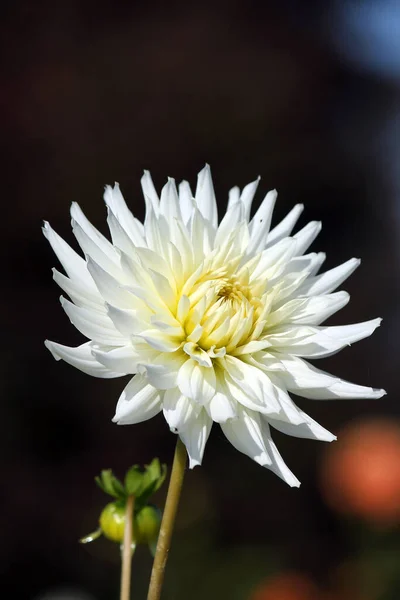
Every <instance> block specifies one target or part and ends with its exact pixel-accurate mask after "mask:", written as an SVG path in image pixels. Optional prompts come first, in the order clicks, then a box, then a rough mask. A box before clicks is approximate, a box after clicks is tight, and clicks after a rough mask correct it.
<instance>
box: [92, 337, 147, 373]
mask: <svg viewBox="0 0 400 600" xmlns="http://www.w3.org/2000/svg"><path fill="white" fill-rule="evenodd" d="M92 355H93V356H94V358H95V359H96V360H98V362H99V363H101V364H102V365H104V366H105V367H107V369H111V370H112V371H115V372H116V373H120V374H125V375H128V374H130V375H133V374H135V373H137V363H138V360H139V356H138V353H137V352H135V350H134V349H133V347H132V345H130V344H129V345H127V346H120V347H119V348H113V349H112V350H107V351H104V350H102V348H101V347H100V348H97V347H93V348H92Z"/></svg>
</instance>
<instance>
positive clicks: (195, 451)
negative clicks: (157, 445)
mask: <svg viewBox="0 0 400 600" xmlns="http://www.w3.org/2000/svg"><path fill="white" fill-rule="evenodd" d="M211 427H212V420H211V419H210V417H209V416H208V415H207V413H206V411H205V410H202V411H200V413H199V414H198V415H197V416H194V415H192V416H191V418H190V419H189V420H188V422H187V423H186V426H185V427H184V428H183V429H182V430H181V431H180V432H179V437H180V438H181V440H182V442H183V443H184V444H185V446H186V450H187V453H188V456H189V469H193V468H194V467H196V466H197V465H201V463H202V460H203V454H204V449H205V447H206V443H207V440H208V436H209V435H210V431H211Z"/></svg>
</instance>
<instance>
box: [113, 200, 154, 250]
mask: <svg viewBox="0 0 400 600" xmlns="http://www.w3.org/2000/svg"><path fill="white" fill-rule="evenodd" d="M107 223H108V228H109V230H110V234H111V239H112V242H113V244H114V246H116V247H117V248H119V249H120V250H122V251H123V252H126V254H128V255H130V254H132V253H134V252H135V248H136V246H135V244H134V243H133V241H132V239H131V237H130V236H129V234H128V233H127V232H126V231H125V229H124V228H123V227H122V225H121V223H120V222H119V221H118V219H117V217H116V216H115V215H114V213H113V211H112V210H111V208H108V214H107ZM141 244H142V245H144V244H145V242H144V239H142V240H141Z"/></svg>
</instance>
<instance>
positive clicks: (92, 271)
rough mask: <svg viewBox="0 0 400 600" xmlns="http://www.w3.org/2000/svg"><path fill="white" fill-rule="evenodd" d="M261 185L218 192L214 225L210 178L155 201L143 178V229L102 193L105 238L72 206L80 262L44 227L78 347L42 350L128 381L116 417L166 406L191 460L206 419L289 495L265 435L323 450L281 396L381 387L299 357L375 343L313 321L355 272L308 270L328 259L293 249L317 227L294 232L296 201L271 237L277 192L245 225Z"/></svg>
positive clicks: (366, 326)
mask: <svg viewBox="0 0 400 600" xmlns="http://www.w3.org/2000/svg"><path fill="white" fill-rule="evenodd" d="M258 182H259V180H258V179H257V180H256V181H254V182H253V183H250V184H249V185H247V186H246V187H245V188H244V189H243V190H242V191H240V190H239V188H238V187H234V188H233V189H232V190H231V191H230V194H229V202H228V208H227V211H226V214H225V215H224V217H223V218H222V219H221V221H220V223H219V225H218V216H217V204H216V201H215V196H214V190H213V184H212V179H211V174H210V169H209V167H208V166H206V167H205V168H204V169H203V170H202V171H201V172H200V174H199V176H198V182H197V188H196V193H195V194H194V195H193V194H192V192H191V190H190V187H189V184H188V183H187V182H186V181H183V182H182V183H181V184H180V185H179V191H178V190H177V188H176V186H175V181H174V180H173V179H168V183H167V184H166V185H165V186H164V187H163V189H162V191H161V197H160V198H159V197H158V195H157V193H156V190H155V189H154V185H153V182H152V180H151V177H150V174H149V173H148V172H147V171H146V172H145V174H144V175H143V178H142V188H143V193H144V198H145V202H146V218H145V221H144V224H142V223H141V222H140V221H138V220H137V219H136V218H135V217H134V216H133V215H132V213H131V212H130V210H129V209H128V208H127V206H126V204H125V201H124V199H123V197H122V194H121V191H120V188H119V186H118V184H115V186H114V187H113V188H112V187H110V186H107V187H106V189H105V194H104V200H105V203H106V205H107V210H108V219H107V221H108V226H109V228H110V233H111V239H112V242H110V241H109V240H108V239H106V238H105V237H104V236H103V235H102V234H101V233H100V232H99V231H97V229H95V228H94V227H93V226H92V225H91V224H90V222H89V221H88V220H87V218H86V217H85V216H84V214H83V212H82V210H81V209H80V208H79V206H78V204H75V203H73V204H72V207H71V216H72V229H73V232H74V234H75V236H76V238H77V240H78V243H79V245H80V247H81V248H82V251H83V253H84V255H85V258H81V257H80V256H79V255H78V254H77V253H76V252H75V251H74V250H72V249H71V248H70V246H68V244H67V243H66V242H65V241H64V240H63V239H62V238H60V237H59V236H58V235H57V233H56V232H55V231H54V230H53V229H52V228H51V227H50V225H49V224H48V223H45V224H44V234H45V236H46V238H47V239H48V241H49V242H50V244H51V246H52V248H53V250H54V252H55V253H56V255H57V257H58V259H59V261H60V263H61V264H62V266H63V267H64V270H65V272H66V274H67V276H66V275H63V274H62V273H60V272H59V271H57V270H55V269H54V279H55V281H56V282H57V283H58V285H59V286H60V287H61V288H62V289H63V290H64V292H65V293H66V294H68V296H69V297H70V299H71V300H67V299H65V298H64V297H61V304H62V307H63V309H64V310H65V312H66V313H67V315H68V317H69V319H70V320H71V322H72V323H73V325H75V327H76V328H77V329H79V331H80V332H81V333H82V334H83V335H84V336H85V337H86V338H88V340H89V341H88V342H86V343H84V344H82V345H81V346H78V347H77V348H70V347H67V346H63V345H60V344H57V343H55V342H50V341H46V346H47V347H48V348H49V350H50V351H51V352H52V354H53V356H54V357H55V358H56V359H57V360H59V359H63V360H65V361H66V362H68V363H69V364H71V365H73V366H74V367H76V368H78V369H80V370H81V371H83V372H85V373H88V374H89V375H93V376H95V377H103V378H109V377H122V376H123V375H132V378H131V379H130V381H129V383H128V385H127V386H126V387H125V389H124V390H123V392H122V394H121V397H120V399H119V401H118V404H117V408H116V414H115V417H114V419H113V420H114V421H115V422H116V423H118V424H121V425H128V424H133V423H140V422H141V421H145V420H147V419H150V418H151V417H154V416H155V415H156V414H157V413H159V412H160V411H163V413H164V417H165V419H166V421H167V423H168V425H169V427H170V429H171V431H173V432H174V433H177V434H178V435H179V436H180V437H181V439H182V441H183V443H184V444H185V446H186V448H187V452H188V455H189V460H190V467H194V466H195V465H198V464H200V463H201V461H202V458H203V453H204V448H205V445H206V442H207V438H208V436H209V434H210V430H211V426H212V424H213V422H214V421H215V422H217V423H219V424H220V425H221V428H222V431H223V432H224V434H225V436H226V437H227V438H228V440H229V441H230V442H231V443H232V444H233V446H235V448H237V449H238V450H239V451H240V452H243V453H245V454H247V455H248V456H250V457H251V458H252V459H253V460H255V461H256V462H257V463H259V464H260V465H262V466H264V467H267V468H269V469H271V470H272V471H274V472H275V473H276V474H277V475H279V476H280V477H281V478H282V479H283V480H284V481H286V482H287V483H288V484H289V485H291V486H298V485H299V481H298V480H297V479H296V477H295V476H294V475H293V474H292V473H291V471H290V470H289V469H288V467H287V466H286V465H285V463H284V461H283V459H282V457H281V456H280V454H279V452H278V450H277V448H276V445H275V444H274V442H273V441H272V437H271V427H272V428H275V429H278V430H279V431H282V432H284V433H287V434H289V435H293V436H297V437H304V438H312V439H318V440H324V441H332V440H334V439H335V436H334V435H332V434H331V433H329V431H327V430H326V429H324V428H323V427H321V426H320V425H319V424H318V423H316V422H315V421H314V420H313V419H311V417H309V416H308V415H307V414H305V413H304V412H303V411H302V410H301V409H300V408H299V407H298V406H297V405H296V404H295V403H294V402H293V400H292V399H291V397H290V395H289V392H293V393H295V394H296V395H298V396H303V397H305V398H313V399H321V400H326V399H334V398H379V397H380V396H382V395H383V394H384V393H385V392H384V390H376V389H372V388H370V387H364V386H359V385H355V384H352V383H348V382H347V381H343V380H342V379H339V378H338V377H334V376H332V375H329V374H328V373H325V372H324V371H320V370H319V369H317V368H316V367H314V366H312V365H311V364H310V363H308V362H307V360H305V359H308V358H311V359H317V358H323V357H325V356H330V355H331V354H334V353H335V352H338V351H339V350H341V349H342V348H344V347H345V346H348V345H350V344H351V343H352V342H357V341H358V340H361V339H363V338H365V337H368V336H369V335H371V334H372V332H373V331H374V330H375V328H376V327H378V325H379V323H380V319H373V320H371V321H366V322H364V323H357V324H355V325H344V326H340V327H336V326H335V327H327V326H322V325H321V323H322V322H323V321H325V319H327V318H328V317H330V316H331V315H332V314H333V313H335V312H336V311H338V310H339V309H341V308H343V307H344V306H345V305H346V304H347V302H348V301H349V294H348V293H347V292H344V291H340V292H335V293H332V292H333V290H335V289H336V288H337V287H338V286H339V285H340V284H341V283H342V282H343V281H344V280H345V279H346V278H347V277H348V276H349V275H350V274H351V273H352V272H353V271H354V269H355V268H356V267H357V266H358V264H359V262H360V261H359V260H357V259H355V258H353V259H351V260H349V261H347V262H345V263H344V264H342V265H340V266H339V267H336V268H334V269H331V270H330V271H327V272H325V273H322V274H320V275H317V273H318V270H319V268H320V267H321V265H322V263H323V261H324V259H325V255H324V254H323V253H315V252H312V253H309V254H304V253H305V252H306V251H307V249H308V247H309V246H310V244H311V243H312V242H313V240H314V239H315V237H316V236H317V234H318V232H319V231H320V228H321V225H320V223H318V222H311V223H308V225H306V226H305V227H304V228H303V229H301V230H300V231H298V232H297V233H296V234H295V235H293V236H292V235H291V232H292V229H293V227H294V225H295V223H296V221H297V219H298V217H299V215H300V213H301V212H302V210H303V206H302V205H300V204H298V205H297V206H295V207H294V208H293V209H292V210H291V211H290V213H289V214H288V215H287V216H286V217H285V218H284V219H283V221H281V222H280V223H279V224H278V225H276V226H275V227H274V228H273V229H270V223H271V217H272V211H273V208H274V204H275V199H276V192H275V191H271V192H268V194H267V195H266V197H265V199H264V200H263V202H262V203H261V205H260V207H259V208H258V210H257V211H256V212H255V214H254V216H253V217H251V216H250V211H251V205H252V201H253V197H254V194H255V192H256V189H257V186H258Z"/></svg>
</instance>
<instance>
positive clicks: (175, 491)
mask: <svg viewBox="0 0 400 600" xmlns="http://www.w3.org/2000/svg"><path fill="white" fill-rule="evenodd" d="M186 456H187V454H186V448H185V446H184V444H183V442H182V441H181V439H180V438H179V437H178V441H177V443H176V447H175V454H174V462H173V465H172V471H171V478H170V481H169V487H168V494H167V500H166V503H165V509H164V514H163V519H162V521H161V528H160V533H159V536H158V542H157V548H156V553H155V557H154V562H153V568H152V571H151V578H150V586H149V591H148V595H147V600H159V599H160V597H161V591H162V586H163V581H164V574H165V567H166V564H167V560H168V553H169V549H170V547H171V539H172V532H173V528H174V524H175V518H176V513H177V510H178V504H179V499H180V495H181V490H182V485H183V478H184V475H185V467H186ZM121 600H126V599H125V598H122V596H121Z"/></svg>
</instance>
